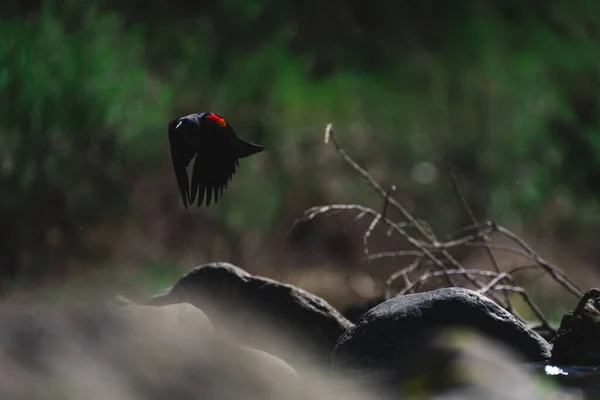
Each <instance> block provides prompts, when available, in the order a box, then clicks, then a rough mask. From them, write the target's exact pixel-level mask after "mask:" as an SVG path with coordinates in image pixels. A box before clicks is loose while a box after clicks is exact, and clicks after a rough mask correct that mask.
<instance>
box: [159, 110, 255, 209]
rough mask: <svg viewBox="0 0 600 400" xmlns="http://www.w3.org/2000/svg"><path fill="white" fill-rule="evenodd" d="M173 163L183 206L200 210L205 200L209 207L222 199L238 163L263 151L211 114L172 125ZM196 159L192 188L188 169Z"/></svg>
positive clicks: (182, 119) (199, 114)
mask: <svg viewBox="0 0 600 400" xmlns="http://www.w3.org/2000/svg"><path fill="white" fill-rule="evenodd" d="M169 144H170V147H171V160H172V161H173V169H174V171H175V177H176V178H177V185H178V186H179V191H180V192H181V199H182V200H183V206H184V207H185V209H186V210H187V209H188V205H193V204H194V201H195V200H196V196H197V200H198V207H200V206H201V205H202V202H203V201H204V200H205V199H206V206H207V207H208V206H209V205H210V202H211V199H212V198H213V197H214V203H215V204H216V203H217V202H218V200H219V198H220V197H223V189H226V188H227V184H228V183H229V181H230V180H231V179H232V176H233V174H234V173H235V170H236V167H238V166H239V165H240V162H239V159H240V158H245V157H249V156H251V155H253V154H256V153H260V152H261V151H263V150H264V147H262V146H259V145H256V144H253V143H250V142H247V141H245V140H243V139H240V138H239V137H238V136H237V135H236V133H235V131H234V130H233V128H232V126H231V125H229V123H227V122H225V120H224V119H223V118H222V117H220V116H219V115H217V114H215V113H211V112H204V113H198V114H190V115H186V116H185V117H181V118H176V119H172V120H171V121H169ZM194 156H196V160H195V161H194V167H193V170H192V180H191V185H190V182H189V177H188V172H187V167H188V165H189V164H190V162H191V161H192V158H194Z"/></svg>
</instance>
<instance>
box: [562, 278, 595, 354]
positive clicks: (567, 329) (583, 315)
mask: <svg viewBox="0 0 600 400" xmlns="http://www.w3.org/2000/svg"><path fill="white" fill-rule="evenodd" d="M599 310H600V290H598V289H591V290H589V291H587V292H586V293H585V294H584V295H583V297H582V298H581V300H580V301H579V304H578V305H577V307H576V308H575V310H573V311H572V312H570V313H567V314H565V315H564V316H563V318H562V320H561V323H560V327H559V328H558V332H557V334H556V337H555V338H554V341H553V343H554V348H553V350H552V359H551V362H552V363H553V364H556V365H580V366H590V365H593V366H598V365H600V340H598V338H600V311H599Z"/></svg>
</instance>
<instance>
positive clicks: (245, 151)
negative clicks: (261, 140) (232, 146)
mask: <svg viewBox="0 0 600 400" xmlns="http://www.w3.org/2000/svg"><path fill="white" fill-rule="evenodd" d="M264 149H265V148H264V147H262V146H260V145H257V144H254V143H250V142H246V141H245V140H243V139H238V158H245V157H249V156H251V155H253V154H256V153H260V152H261V151H263V150H264Z"/></svg>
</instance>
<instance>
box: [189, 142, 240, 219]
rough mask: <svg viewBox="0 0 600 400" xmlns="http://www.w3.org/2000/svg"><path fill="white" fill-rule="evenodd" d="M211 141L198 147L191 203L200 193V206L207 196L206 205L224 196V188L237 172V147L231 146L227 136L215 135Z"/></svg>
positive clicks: (193, 173)
mask: <svg viewBox="0 0 600 400" xmlns="http://www.w3.org/2000/svg"><path fill="white" fill-rule="evenodd" d="M210 142H211V143H210V144H206V145H205V146H203V147H202V148H200V149H198V154H197V155H196V161H195V162H194V170H193V172H192V187H191V196H190V204H192V203H193V202H194V200H195V197H196V193H198V206H200V205H201V204H202V202H203V201H204V199H205V198H206V206H207V207H208V206H209V205H210V202H211V200H212V199H213V197H214V203H215V204H216V203H217V202H218V201H219V198H220V197H222V196H223V190H224V189H226V188H227V184H228V182H229V181H230V180H231V178H232V177H233V174H235V169H236V165H238V158H237V154H236V151H235V148H234V147H232V146H231V144H230V143H229V141H228V140H227V138H226V137H225V136H221V135H215V136H214V137H212V138H211V141H210Z"/></svg>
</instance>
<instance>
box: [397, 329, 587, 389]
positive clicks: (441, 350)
mask: <svg viewBox="0 0 600 400" xmlns="http://www.w3.org/2000/svg"><path fill="white" fill-rule="evenodd" d="M418 343H419V344H417V346H418V349H419V354H420V356H419V357H415V358H413V359H410V360H409V359H406V360H405V362H406V363H405V365H404V367H403V368H402V371H403V373H402V374H398V376H397V379H398V382H400V388H401V392H400V393H398V397H397V398H429V399H435V400H442V399H444V400H450V399H456V400H458V399H461V400H471V399H472V400H476V399H486V400H507V399H511V400H521V399H522V400H533V399H539V400H550V399H555V400H558V399H561V400H562V399H582V397H581V396H580V394H579V393H578V391H570V390H567V389H561V388H560V387H558V386H557V385H553V384H552V383H551V382H550V380H551V379H549V378H547V377H545V376H543V375H541V374H535V373H533V372H532V371H531V370H529V369H528V368H527V367H526V365H525V360H524V359H523V358H522V357H521V356H519V355H518V354H517V353H515V352H514V349H511V348H509V347H507V346H506V345H505V344H502V343H500V342H499V341H497V340H490V339H489V337H485V336H482V335H480V334H478V333H476V332H475V331H473V330H471V329H444V328H442V329H441V330H440V331H439V332H436V333H432V334H431V335H430V336H425V337H424V338H421V340H419V341H418Z"/></svg>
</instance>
